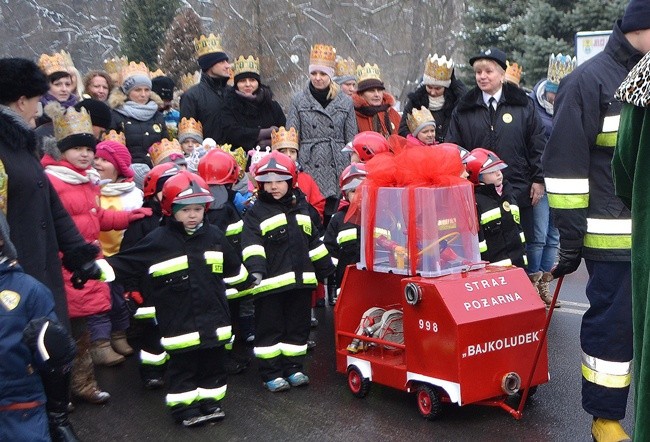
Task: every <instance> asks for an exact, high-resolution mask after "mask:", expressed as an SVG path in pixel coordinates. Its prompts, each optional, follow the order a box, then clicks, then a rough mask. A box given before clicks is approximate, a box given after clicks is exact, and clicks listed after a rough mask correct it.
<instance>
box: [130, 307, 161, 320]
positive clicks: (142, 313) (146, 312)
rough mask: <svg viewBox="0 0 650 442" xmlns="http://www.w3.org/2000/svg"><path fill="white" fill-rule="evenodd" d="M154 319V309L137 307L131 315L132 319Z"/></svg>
mask: <svg viewBox="0 0 650 442" xmlns="http://www.w3.org/2000/svg"><path fill="white" fill-rule="evenodd" d="M155 317H156V307H138V309H137V310H136V311H135V313H134V314H133V318H134V319H153V318H155Z"/></svg>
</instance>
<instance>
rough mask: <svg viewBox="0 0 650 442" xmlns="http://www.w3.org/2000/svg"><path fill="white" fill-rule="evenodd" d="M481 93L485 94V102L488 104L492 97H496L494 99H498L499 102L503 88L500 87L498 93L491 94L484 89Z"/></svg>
mask: <svg viewBox="0 0 650 442" xmlns="http://www.w3.org/2000/svg"><path fill="white" fill-rule="evenodd" d="M481 93H482V94H483V103H485V105H486V106H487V105H488V104H489V103H490V97H494V99H495V100H496V102H497V104H498V103H499V100H500V99H501V95H502V94H503V88H501V89H499V90H498V91H497V93H496V94H494V95H490V94H488V93H486V92H482V91H481Z"/></svg>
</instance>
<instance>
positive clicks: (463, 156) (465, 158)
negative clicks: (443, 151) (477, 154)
mask: <svg viewBox="0 0 650 442" xmlns="http://www.w3.org/2000/svg"><path fill="white" fill-rule="evenodd" d="M435 147H436V148H440V147H443V148H449V149H451V148H454V149H456V150H457V151H458V154H459V155H460V161H461V162H462V163H463V164H467V163H468V162H469V161H470V160H472V159H473V157H472V154H471V153H470V152H469V150H467V149H465V148H464V147H462V146H459V145H458V144H454V143H440V144H438V145H437V146H435Z"/></svg>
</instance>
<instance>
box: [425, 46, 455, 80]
mask: <svg viewBox="0 0 650 442" xmlns="http://www.w3.org/2000/svg"><path fill="white" fill-rule="evenodd" d="M453 71H454V60H452V59H451V58H450V59H449V60H447V57H445V56H444V55H443V56H442V57H438V54H433V57H432V56H431V54H429V56H428V57H427V62H426V64H425V66H424V75H423V76H422V82H423V83H424V84H428V85H430V86H443V87H449V85H450V84H451V74H452V72H453Z"/></svg>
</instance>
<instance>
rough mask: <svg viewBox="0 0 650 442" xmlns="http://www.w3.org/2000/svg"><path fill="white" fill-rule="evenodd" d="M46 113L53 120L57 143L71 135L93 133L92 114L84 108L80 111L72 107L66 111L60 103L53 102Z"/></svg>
mask: <svg viewBox="0 0 650 442" xmlns="http://www.w3.org/2000/svg"><path fill="white" fill-rule="evenodd" d="M44 111H45V113H46V114H47V116H48V117H50V118H51V119H52V125H53V126H54V138H55V139H56V141H61V140H63V139H65V138H67V137H69V136H71V135H79V134H92V133H93V123H92V120H91V119H90V114H89V113H88V111H86V109H85V108H83V107H82V108H81V110H79V111H77V110H76V109H75V108H74V107H72V106H71V107H69V108H67V109H64V108H63V107H62V106H61V105H60V104H59V103H58V102H56V101H51V102H50V103H48V104H47V105H46V106H45V109H44Z"/></svg>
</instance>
